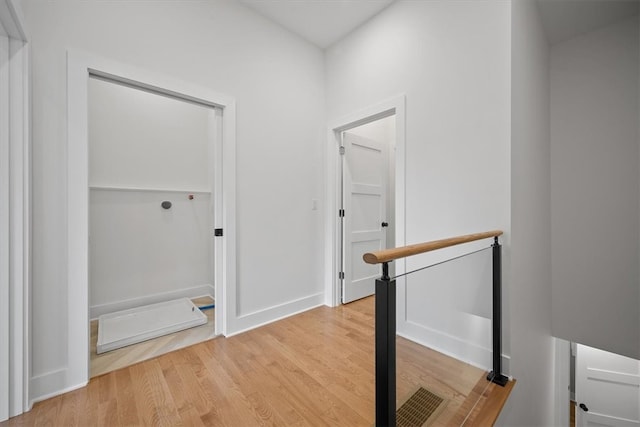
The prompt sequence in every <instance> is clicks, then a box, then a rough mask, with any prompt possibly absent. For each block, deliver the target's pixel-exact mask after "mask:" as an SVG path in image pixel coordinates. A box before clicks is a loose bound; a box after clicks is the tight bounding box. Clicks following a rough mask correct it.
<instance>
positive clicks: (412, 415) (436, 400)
mask: <svg viewBox="0 0 640 427" xmlns="http://www.w3.org/2000/svg"><path fill="white" fill-rule="evenodd" d="M445 406H446V400H445V399H443V398H442V397H440V396H438V395H437V394H435V393H433V392H431V391H429V390H427V389H426V388H424V387H420V388H419V389H418V390H417V391H416V392H415V393H413V395H412V396H411V397H410V398H409V400H407V401H406V402H404V404H403V405H402V406H401V407H400V408H399V409H398V410H397V411H396V425H397V427H419V426H423V425H425V424H429V421H433V420H434V419H435V418H436V416H437V414H438V413H439V412H440V411H441V410H442V409H444V407H445ZM430 418H431V420H430Z"/></svg>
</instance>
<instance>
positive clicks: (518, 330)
mask: <svg viewBox="0 0 640 427" xmlns="http://www.w3.org/2000/svg"><path fill="white" fill-rule="evenodd" d="M511 16H512V23H511V25H512V28H513V31H512V35H511V40H512V47H511V52H512V58H511V64H512V65H511V88H512V89H511V251H510V255H511V271H510V272H509V273H508V274H509V275H510V277H511V283H510V286H509V302H510V304H509V305H510V307H509V310H510V318H511V322H510V325H511V328H510V331H509V330H507V331H506V332H508V333H510V335H511V374H512V375H513V376H514V377H515V378H516V379H517V380H518V383H517V384H516V386H515V388H514V390H513V393H512V395H511V397H510V398H509V400H508V401H507V405H506V407H505V409H504V411H503V413H502V415H501V417H500V419H499V422H498V424H499V425H505V426H517V425H522V426H551V425H555V423H554V418H553V415H554V412H553V408H554V406H553V396H554V393H553V391H554V388H553V387H554V375H553V374H554V347H553V338H552V337H551V244H550V239H551V207H550V202H551V187H550V141H549V139H550V136H549V47H548V44H547V40H546V36H545V34H544V30H543V28H542V24H541V21H540V17H539V15H538V10H537V7H536V4H535V2H533V1H520V0H518V1H514V2H512V15H511ZM505 273H507V272H506V271H505ZM566 404H568V402H565V405H566Z"/></svg>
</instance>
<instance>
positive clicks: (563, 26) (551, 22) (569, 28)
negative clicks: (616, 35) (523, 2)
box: [514, 0, 640, 44]
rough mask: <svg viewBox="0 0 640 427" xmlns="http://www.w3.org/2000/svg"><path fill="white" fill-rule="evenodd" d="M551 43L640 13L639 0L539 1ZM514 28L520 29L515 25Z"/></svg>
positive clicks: (541, 15) (543, 21)
mask: <svg viewBox="0 0 640 427" xmlns="http://www.w3.org/2000/svg"><path fill="white" fill-rule="evenodd" d="M537 2H538V10H539V11H540V18H541V19H542V25H543V26H544V29H545V32H546V33H547V39H548V40H549V43H550V44H556V43H559V42H562V41H565V40H568V39H570V38H572V37H575V36H577V35H579V34H584V33H587V32H589V31H593V30H595V29H597V28H600V27H604V26H605V25H609V24H613V23H614V22H616V21H619V20H621V19H624V18H626V17H629V16H633V15H637V14H638V6H639V5H640V1H638V0H622V1H619V0H537ZM514 30H516V29H515V28H514Z"/></svg>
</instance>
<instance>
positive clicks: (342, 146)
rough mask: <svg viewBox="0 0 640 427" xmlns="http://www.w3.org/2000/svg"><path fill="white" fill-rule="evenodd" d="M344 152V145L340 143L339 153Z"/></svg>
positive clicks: (342, 153)
mask: <svg viewBox="0 0 640 427" xmlns="http://www.w3.org/2000/svg"><path fill="white" fill-rule="evenodd" d="M344 153H345V148H344V145H341V146H340V155H344Z"/></svg>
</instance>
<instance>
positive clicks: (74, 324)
mask: <svg viewBox="0 0 640 427" xmlns="http://www.w3.org/2000/svg"><path fill="white" fill-rule="evenodd" d="M91 75H94V76H98V77H101V78H103V79H104V78H106V79H108V80H112V81H116V82H120V83H124V84H127V85H130V86H133V87H137V88H140V89H143V90H149V91H152V92H155V93H160V94H165V95H168V96H171V97H174V98H179V99H183V100H186V101H191V102H196V103H199V104H204V105H209V106H212V107H216V108H219V109H221V110H222V135H221V138H216V141H215V142H214V144H215V153H216V154H219V153H222V155H218V156H216V159H215V160H216V165H215V166H214V172H215V173H216V174H217V175H218V176H216V178H218V177H219V176H220V173H221V175H222V176H220V178H221V179H215V188H213V189H212V192H213V193H214V194H212V197H213V198H214V205H216V206H222V215H221V216H218V217H217V218H215V223H214V224H213V225H214V228H222V229H223V230H224V236H223V237H217V238H215V240H214V245H215V248H216V249H221V250H216V251H215V253H216V255H215V271H214V274H215V279H214V286H215V299H216V315H215V316H216V319H215V333H216V334H220V333H221V334H223V335H226V333H227V326H228V321H229V319H230V318H235V315H236V313H235V307H236V303H235V297H236V224H235V185H236V182H235V175H236V172H235V168H236V166H235V165H236V160H235V153H236V150H235V129H236V126H235V122H236V104H235V99H233V98H231V97H229V96H226V95H221V94H219V93H216V92H213V91H211V90H210V89H208V88H205V87H202V86H197V85H194V84H191V83H188V82H184V81H180V80H177V79H175V78H171V77H167V76H164V75H160V74H157V73H155V72H151V71H148V70H144V69H139V68H136V67H132V66H129V65H124V64H121V63H117V62H114V61H111V60H107V59H104V58H100V57H97V56H94V55H90V54H87V53H85V52H80V51H75V50H69V51H68V52H67V91H68V92H67V103H68V104H67V137H68V145H67V162H68V164H67V170H68V172H67V224H68V228H67V269H68V288H67V289H68V325H67V327H68V337H69V338H68V339H69V342H68V348H69V352H68V359H67V362H68V365H67V369H68V372H67V377H66V378H67V384H66V386H67V387H68V388H76V387H81V386H83V385H85V384H86V383H87V382H88V380H89V375H90V372H89V352H88V351H87V349H88V348H89V285H88V277H89V264H88V252H89V239H88V232H89V228H88V219H89V197H88V196H89V191H88V189H89V182H88V178H89V176H88V170H89V167H88V166H89V165H88V96H87V95H88V85H89V78H90V76H91ZM218 133H220V132H218ZM223 165H224V167H222V166H223ZM220 190H221V191H220ZM211 231H212V238H213V230H211ZM220 281H221V283H219V282H220Z"/></svg>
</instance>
